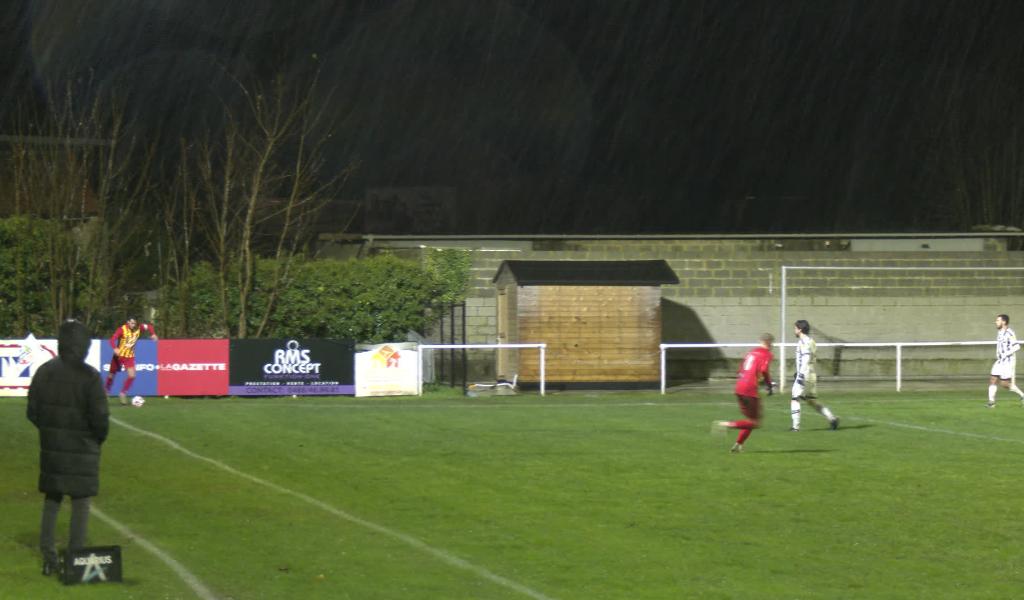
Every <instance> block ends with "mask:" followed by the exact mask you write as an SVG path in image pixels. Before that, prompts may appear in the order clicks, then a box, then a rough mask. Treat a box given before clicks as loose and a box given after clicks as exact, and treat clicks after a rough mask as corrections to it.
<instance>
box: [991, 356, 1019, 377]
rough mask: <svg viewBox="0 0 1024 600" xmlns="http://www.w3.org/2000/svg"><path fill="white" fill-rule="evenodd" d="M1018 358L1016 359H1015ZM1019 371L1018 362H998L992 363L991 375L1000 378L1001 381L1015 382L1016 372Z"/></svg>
mask: <svg viewBox="0 0 1024 600" xmlns="http://www.w3.org/2000/svg"><path fill="white" fill-rule="evenodd" d="M1014 358H1016V357H1014ZM1016 370H1017V361H1015V360H1007V361H998V360H997V361H996V362H994V363H992V372H991V373H989V374H990V375H991V376H992V377H998V378H999V379H1009V380H1011V381H1012V380H1013V378H1014V371H1016Z"/></svg>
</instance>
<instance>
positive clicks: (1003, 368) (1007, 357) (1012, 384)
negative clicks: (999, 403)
mask: <svg viewBox="0 0 1024 600" xmlns="http://www.w3.org/2000/svg"><path fill="white" fill-rule="evenodd" d="M996 331H998V333H997V334H996V362H994V363H992V371H991V372H990V374H989V377H988V403H987V404H986V405H985V406H987V407H988V408H995V406H996V390H998V389H999V387H998V386H997V384H998V385H1002V386H1003V387H1004V388H1006V389H1008V390H1010V391H1011V392H1013V393H1014V394H1017V397H1018V398H1020V401H1021V406H1024V392H1022V391H1020V388H1019V387H1017V382H1016V371H1017V351H1018V350H1020V342H1018V341H1017V334H1015V333H1014V332H1013V330H1012V329H1010V317H1009V316H1007V315H996Z"/></svg>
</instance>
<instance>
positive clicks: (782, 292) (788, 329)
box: [776, 265, 1024, 390]
mask: <svg viewBox="0 0 1024 600" xmlns="http://www.w3.org/2000/svg"><path fill="white" fill-rule="evenodd" d="M790 271H794V272H796V271H839V272H852V271H884V272H910V273H921V272H927V273H933V272H940V271H948V272H952V273H956V272H979V271H982V272H994V273H1005V272H1008V271H1024V267H984V266H972V267H934V266H920V267H891V266H881V265H879V266H870V265H856V266H854V265H844V266H832V265H782V273H781V277H780V279H779V337H778V340H777V342H778V343H776V346H779V355H778V357H777V358H778V361H779V384H780V386H782V385H785V380H786V348H787V347H789V346H792V345H793V344H788V343H786V337H787V336H788V335H790V334H791V333H792V331H793V324H792V323H790V322H789V320H788V319H787V318H786V302H787V291H788V288H787V274H788V273H789V272H790ZM989 343H991V344H994V343H995V342H964V343H963V345H978V344H989ZM931 344H934V345H944V344H948V342H920V343H918V344H911V343H907V344H903V346H910V345H931ZM818 346H819V347H820V346H824V344H818ZM901 351H902V349H901V348H897V349H896V353H897V355H899V354H900V353H901ZM898 369H899V363H898V362H897V370H898ZM899 385H900V384H899V380H898V379H897V382H896V387H897V390H899ZM779 389H780V390H781V389H783V388H782V387H780V388H779Z"/></svg>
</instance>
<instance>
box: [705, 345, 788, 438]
mask: <svg viewBox="0 0 1024 600" xmlns="http://www.w3.org/2000/svg"><path fill="white" fill-rule="evenodd" d="M758 339H759V340H760V341H761V345H760V346H758V347H757V348H753V349H752V350H751V351H750V352H747V355H746V356H744V357H743V362H742V363H740V370H739V375H738V377H737V379H736V400H737V402H739V405H740V412H742V413H743V416H745V417H746V419H740V420H738V421H716V422H715V427H716V428H717V429H719V430H722V431H724V430H725V429H739V430H740V433H739V435H738V436H736V443H735V444H733V445H732V450H731V452H743V442H745V441H747V438H748V437H750V433H751V432H752V431H753V430H755V429H757V428H758V427H760V426H761V397H760V395H759V394H758V385H759V384H760V383H761V382H762V381H763V382H764V383H765V385H766V386H767V387H768V395H769V396H771V395H772V393H773V392H774V391H775V386H774V384H773V383H772V376H771V374H770V373H769V372H768V367H769V365H771V363H772V359H773V356H772V344H773V343H775V337H774V336H773V335H772V334H770V333H763V334H761V337H760V338H758Z"/></svg>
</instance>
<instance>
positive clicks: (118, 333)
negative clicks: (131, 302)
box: [106, 317, 157, 404]
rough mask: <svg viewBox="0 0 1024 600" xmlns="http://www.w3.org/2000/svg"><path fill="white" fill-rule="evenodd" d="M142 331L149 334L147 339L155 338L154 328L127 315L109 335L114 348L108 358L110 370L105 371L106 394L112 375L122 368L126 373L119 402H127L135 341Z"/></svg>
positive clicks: (133, 362)
mask: <svg viewBox="0 0 1024 600" xmlns="http://www.w3.org/2000/svg"><path fill="white" fill-rule="evenodd" d="M143 333H146V334H148V335H149V339H151V340H154V341H155V340H156V339H157V338H156V330H155V329H153V326H152V325H150V324H149V323H142V324H140V323H139V321H138V320H137V319H136V318H135V317H128V320H127V321H125V322H124V325H121V326H120V327H118V328H117V329H116V330H115V331H114V335H112V336H110V347H111V348H113V349H114V355H113V356H112V357H111V358H110V372H108V373H107V384H106V388H107V394H108V395H109V394H110V388H111V387H112V386H113V385H114V376H115V375H116V374H117V372H118V371H120V370H121V369H122V368H123V369H124V370H125V372H126V373H127V374H128V378H127V379H125V380H124V384H123V385H122V386H121V393H120V394H119V396H120V398H121V404H128V390H130V389H131V388H132V384H133V383H135V343H136V342H138V341H139V336H141V335H142V334H143Z"/></svg>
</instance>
